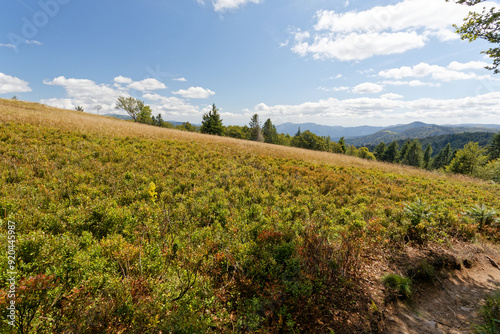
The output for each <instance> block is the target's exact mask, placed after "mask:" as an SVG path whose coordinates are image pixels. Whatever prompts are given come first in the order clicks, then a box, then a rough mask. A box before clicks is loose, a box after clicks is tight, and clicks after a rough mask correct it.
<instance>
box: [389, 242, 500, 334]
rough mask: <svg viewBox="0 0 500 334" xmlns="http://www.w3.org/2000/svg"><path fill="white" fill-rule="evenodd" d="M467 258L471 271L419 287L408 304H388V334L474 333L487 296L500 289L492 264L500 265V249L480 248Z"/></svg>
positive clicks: (465, 270)
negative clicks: (473, 328) (479, 312)
mask: <svg viewBox="0 0 500 334" xmlns="http://www.w3.org/2000/svg"><path fill="white" fill-rule="evenodd" d="M468 255H469V259H470V260H471V261H470V262H466V265H467V266H468V267H470V268H464V266H462V267H463V269H461V270H456V271H454V272H452V273H450V274H449V275H448V277H445V278H436V279H434V280H433V282H432V283H427V284H426V285H425V286H421V287H417V288H416V291H415V293H414V297H413V300H412V302H411V303H409V304H404V303H401V302H398V303H397V304H392V305H389V306H388V307H387V308H386V310H385V314H386V321H387V326H388V333H391V334H392V333H394V334H426V333H446V334H448V333H449V334H458V333H473V331H472V325H473V324H474V323H478V322H479V318H478V310H479V308H480V307H481V305H482V303H483V301H484V299H485V297H486V296H487V295H488V294H491V293H492V292H494V291H498V290H500V269H498V268H496V267H495V266H494V264H493V263H492V262H491V261H490V259H491V260H493V261H494V262H495V263H496V264H498V265H500V250H499V249H498V248H493V247H491V246H488V247H477V248H476V249H475V250H474V251H473V252H472V253H469V254H468Z"/></svg>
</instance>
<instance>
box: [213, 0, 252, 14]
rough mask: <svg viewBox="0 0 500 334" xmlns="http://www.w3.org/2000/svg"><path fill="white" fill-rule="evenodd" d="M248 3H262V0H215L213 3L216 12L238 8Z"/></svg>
mask: <svg viewBox="0 0 500 334" xmlns="http://www.w3.org/2000/svg"><path fill="white" fill-rule="evenodd" d="M247 3H257V4H258V3H261V0H213V1H212V4H213V6H214V10H215V11H216V12H225V11H227V10H234V9H238V8H239V7H241V6H244V5H246V4H247Z"/></svg>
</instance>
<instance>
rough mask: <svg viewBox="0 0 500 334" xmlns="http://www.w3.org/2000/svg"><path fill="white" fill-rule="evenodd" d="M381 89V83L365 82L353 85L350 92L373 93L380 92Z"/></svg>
mask: <svg viewBox="0 0 500 334" xmlns="http://www.w3.org/2000/svg"><path fill="white" fill-rule="evenodd" d="M383 89H384V87H383V86H381V85H378V84H375V83H372V82H365V83H362V84H359V85H357V86H356V87H354V88H353V89H352V92H353V93H357V94H373V93H380V92H381V91H382V90H383Z"/></svg>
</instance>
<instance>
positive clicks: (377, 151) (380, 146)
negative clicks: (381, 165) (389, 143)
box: [374, 142, 386, 160]
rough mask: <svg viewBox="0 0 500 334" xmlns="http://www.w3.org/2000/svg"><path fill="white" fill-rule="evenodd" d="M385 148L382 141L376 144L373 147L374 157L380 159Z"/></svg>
mask: <svg viewBox="0 0 500 334" xmlns="http://www.w3.org/2000/svg"><path fill="white" fill-rule="evenodd" d="M385 150H386V146H385V143H384V142H381V143H380V144H378V145H377V147H375V151H374V154H375V158H377V160H382V159H383V157H384V153H385Z"/></svg>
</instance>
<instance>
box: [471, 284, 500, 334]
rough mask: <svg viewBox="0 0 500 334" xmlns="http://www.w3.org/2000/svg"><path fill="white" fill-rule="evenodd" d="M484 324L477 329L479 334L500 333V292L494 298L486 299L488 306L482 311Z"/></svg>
mask: <svg viewBox="0 0 500 334" xmlns="http://www.w3.org/2000/svg"><path fill="white" fill-rule="evenodd" d="M480 314H481V318H482V319H483V324H482V325H478V326H476V328H475V332H476V333H478V334H499V333H500V291H497V292H496V293H495V294H494V295H493V296H491V297H488V298H486V304H485V305H484V306H483V307H482V308H481V311H480Z"/></svg>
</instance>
